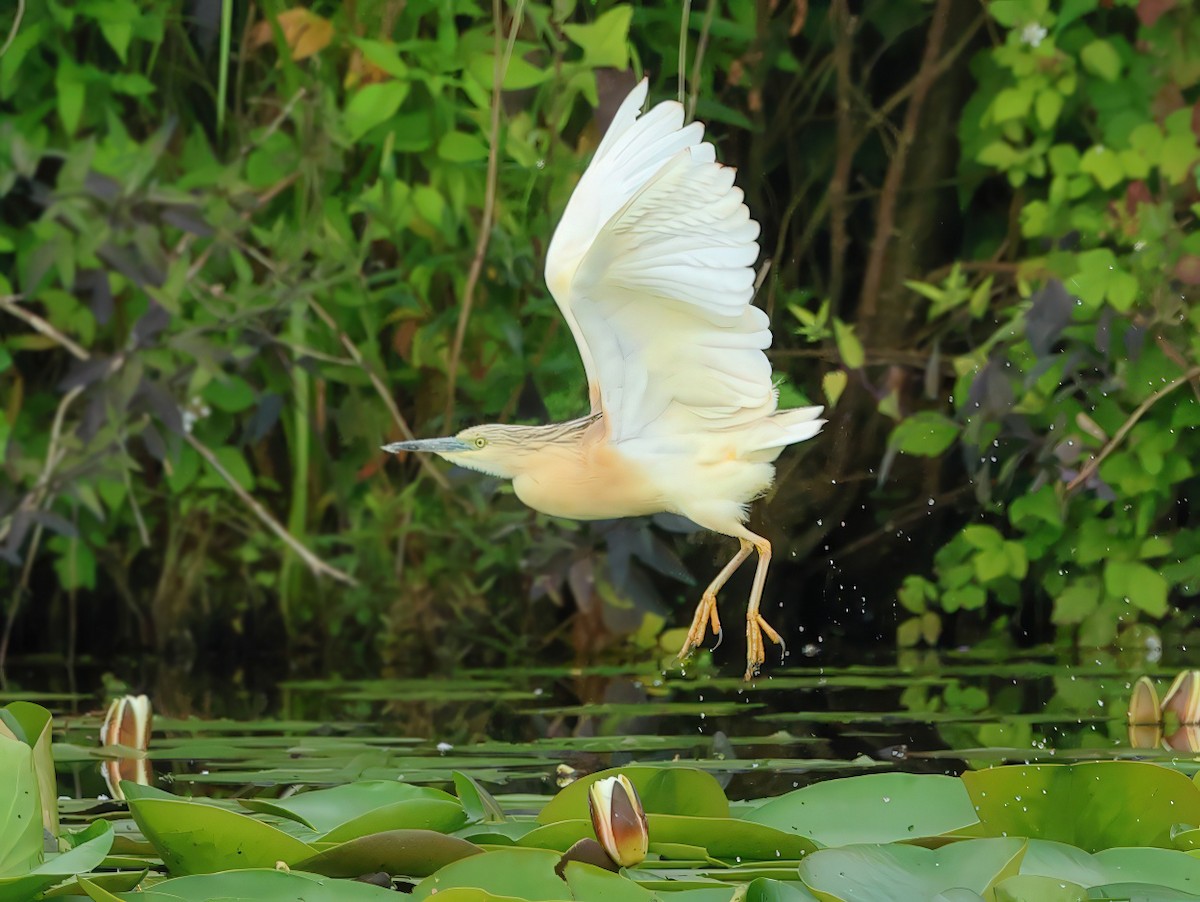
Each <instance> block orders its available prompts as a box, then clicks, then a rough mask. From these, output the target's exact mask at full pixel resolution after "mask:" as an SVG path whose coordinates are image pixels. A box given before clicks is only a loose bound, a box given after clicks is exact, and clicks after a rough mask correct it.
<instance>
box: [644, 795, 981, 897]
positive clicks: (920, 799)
mask: <svg viewBox="0 0 1200 902" xmlns="http://www.w3.org/2000/svg"><path fill="white" fill-rule="evenodd" d="M745 820H747V821H751V822H753V823H756V824H765V825H767V826H770V827H774V828H775V829H777V830H783V831H786V832H788V833H797V834H799V835H801V836H806V837H808V838H810V839H812V840H814V841H815V842H817V843H819V844H820V845H822V846H839V845H843V844H845V843H852V842H896V841H900V840H912V839H919V838H920V837H925V836H941V835H942V834H944V833H951V832H954V831H957V830H961V829H962V828H964V827H967V826H969V825H971V824H974V823H975V822H976V821H977V820H978V818H977V817H976V815H975V809H974V808H973V807H972V804H971V798H970V796H969V795H968V794H967V791H966V788H965V787H964V786H963V784H962V781H961V780H959V779H958V778H957V777H945V776H941V775H940V774H900V773H887V774H865V775H862V776H855V777H846V778H844V779H841V780H827V781H825V782H823V783H815V784H813V785H812V786H805V787H804V788H802V789H797V790H794V791H792V792H789V793H787V794H786V795H782V796H779V797H778V798H775V799H771V800H769V801H767V802H766V803H765V804H763V805H760V806H759V807H757V808H755V809H753V810H752V811H750V812H749V813H748V814H746V815H745ZM651 838H652V839H653V834H651ZM914 898H916V897H914Z"/></svg>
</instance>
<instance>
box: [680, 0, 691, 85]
mask: <svg viewBox="0 0 1200 902" xmlns="http://www.w3.org/2000/svg"><path fill="white" fill-rule="evenodd" d="M691 17H692V0H683V10H682V11H681V12H680V14H679V103H680V105H682V104H683V101H684V98H685V97H686V96H687V79H686V78H685V77H684V71H685V70H686V68H687V33H688V19H690V18H691Z"/></svg>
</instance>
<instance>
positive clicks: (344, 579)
mask: <svg viewBox="0 0 1200 902" xmlns="http://www.w3.org/2000/svg"><path fill="white" fill-rule="evenodd" d="M183 437H184V439H185V440H186V441H187V443H188V444H189V445H191V446H192V447H193V448H195V449H196V451H197V452H199V454H200V456H201V457H203V458H204V459H205V460H206V461H208V465H209V466H210V467H212V468H213V469H214V470H216V471H217V475H218V476H220V477H221V478H222V479H224V480H225V482H226V483H227V484H228V485H229V487H230V488H231V489H233V493H234V494H235V495H237V496H238V498H239V499H241V501H242V503H243V504H245V505H246V507H248V508H250V511H251V513H253V514H254V516H256V517H258V519H259V520H261V521H262V522H263V523H264V524H265V525H266V526H267V528H268V529H270V530H271V532H273V533H275V535H277V536H278V537H279V538H280V539H282V540H283V542H284V544H286V545H287V546H288V547H289V548H290V549H292V551H294V552H296V554H297V555H298V556H299V557H300V559H301V560H302V561H304V563H305V564H306V565H307V566H308V569H309V570H311V571H312V572H313V573H315V574H316V575H317V576H322V575H324V576H328V577H331V578H333V579H336V580H337V581H338V582H340V583H345V584H346V585H348V586H357V585H358V581H357V580H356V579H355V578H354V577H353V576H351V575H350V574H348V573H344V572H342V571H341V570H339V569H338V568H337V567H334V566H332V565H330V564H327V563H325V562H324V561H323V560H321V559H320V558H319V557H317V556H316V555H315V554H313V553H312V552H311V551H309V550H308V549H307V548H305V547H304V546H303V545H301V544H300V543H299V542H298V541H297V540H296V538H295V537H294V536H293V535H292V534H291V533H290V532H288V531H287V529H285V528H284V526H283V524H281V523H280V522H279V521H278V520H276V519H275V518H274V517H273V516H271V512H270V511H268V510H267V509H266V508H265V507H263V506H262V505H261V504H259V503H258V501H256V500H255V498H254V496H253V495H251V494H250V493H249V492H247V491H246V490H245V489H244V488H242V486H241V484H240V483H239V482H238V481H237V480H236V479H234V478H233V474H231V473H230V472H229V471H228V470H226V469H225V467H224V466H223V465H222V464H221V461H220V460H218V459H217V455H215V454H213V452H212V451H211V450H210V449H209V447H208V446H207V445H205V444H204V443H203V442H202V441H200V440H199V439H198V438H196V437H195V436H194V435H192V434H191V433H190V432H185V433H184V434H183Z"/></svg>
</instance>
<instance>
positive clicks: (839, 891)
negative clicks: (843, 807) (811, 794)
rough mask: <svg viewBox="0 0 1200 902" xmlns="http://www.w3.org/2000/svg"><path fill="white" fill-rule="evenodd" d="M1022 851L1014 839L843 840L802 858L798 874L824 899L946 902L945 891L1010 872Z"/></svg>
mask: <svg viewBox="0 0 1200 902" xmlns="http://www.w3.org/2000/svg"><path fill="white" fill-rule="evenodd" d="M1024 852H1025V843H1024V842H1023V841H1022V840H1019V839H975V840H967V841H965V842H957V843H951V844H950V845H947V846H943V847H942V848H940V849H933V850H930V849H923V848H921V847H920V846H910V845H906V844H902V843H894V844H890V845H880V844H867V845H848V846H843V847H841V848H837V849H822V850H821V851H819V852H814V853H813V854H812V855H810V856H808V857H807V858H805V859H804V860H803V861H802V862H800V879H801V880H803V881H804V884H805V885H806V886H807V887H808V888H809V889H810V890H811V891H812V892H814V893H816V894H817V896H818V897H819V898H820V899H822V900H825V902H898V900H901V899H904V900H908V899H912V900H917V899H944V900H947V902H948V900H950V899H953V898H955V896H954V895H951V891H960V890H961V891H965V892H967V893H968V894H978V895H983V894H986V893H989V892H990V891H991V890H992V888H993V887H995V885H996V884H997V883H999V882H1000V881H1002V880H1005V879H1007V878H1009V877H1013V876H1015V875H1016V874H1017V873H1018V869H1019V867H1020V864H1021V857H1022V855H1023V854H1024ZM957 895H958V896H962V892H957ZM966 898H970V899H974V898H977V895H967V896H966Z"/></svg>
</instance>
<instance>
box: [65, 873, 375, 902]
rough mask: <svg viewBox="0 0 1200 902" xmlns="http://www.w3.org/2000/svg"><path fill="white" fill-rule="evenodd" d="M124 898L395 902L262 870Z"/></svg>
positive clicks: (140, 901) (153, 901)
mask: <svg viewBox="0 0 1200 902" xmlns="http://www.w3.org/2000/svg"><path fill="white" fill-rule="evenodd" d="M81 882H82V881H81ZM84 885H85V888H86V889H87V891H88V895H89V896H91V898H92V899H94V900H99V902H112V900H113V899H116V898H118V897H116V896H113V895H112V894H111V893H107V894H102V893H103V891H100V892H99V893H97V892H94V891H93V886H94V885H88V884H84ZM121 898H124V899H126V900H129V902H214V900H224V902H234V900H237V902H244V900H254V899H257V900H262V902H268V900H276V899H278V900H283V899H303V900H304V902H389V900H391V902H395V898H396V894H395V892H394V891H392V890H391V889H384V888H383V887H381V886H372V885H371V884H368V883H359V882H358V881H355V880H334V879H331V878H329V877H321V876H318V875H316V874H304V873H299V872H292V873H289V872H287V871H277V870H275V869H274V868H261V869H245V870H234V871H225V872H224V873H217V874H200V875H194V876H188V877H177V878H175V879H172V880H164V881H162V882H161V883H156V884H154V885H153V887H152V888H150V889H148V890H146V891H145V892H137V893H128V894H126V895H124V896H123V897H121Z"/></svg>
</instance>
